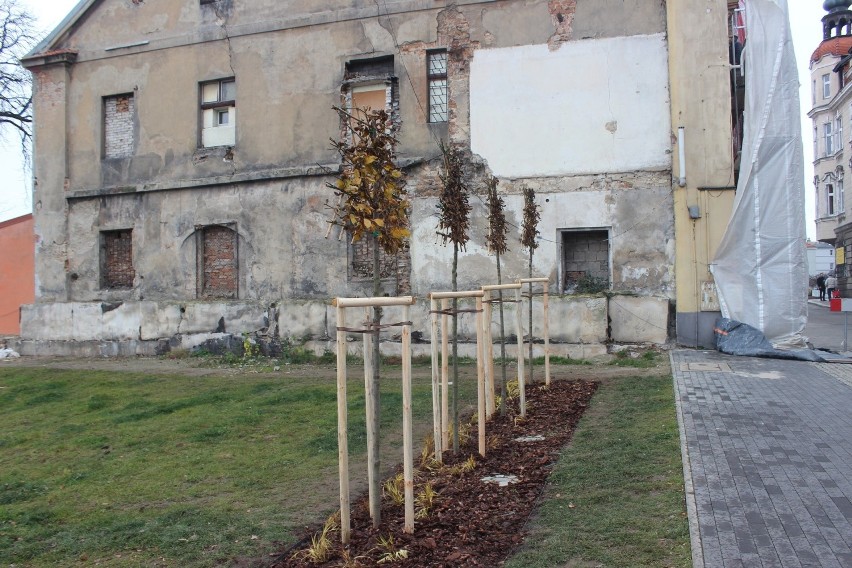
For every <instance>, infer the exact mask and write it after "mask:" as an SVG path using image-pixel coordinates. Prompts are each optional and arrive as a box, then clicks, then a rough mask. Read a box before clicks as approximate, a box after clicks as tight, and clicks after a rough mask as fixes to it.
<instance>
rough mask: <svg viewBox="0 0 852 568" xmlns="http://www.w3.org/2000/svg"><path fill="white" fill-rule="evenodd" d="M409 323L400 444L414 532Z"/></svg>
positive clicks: (408, 524)
mask: <svg viewBox="0 0 852 568" xmlns="http://www.w3.org/2000/svg"><path fill="white" fill-rule="evenodd" d="M410 311H411V309H410V308H409V307H408V306H405V308H403V310H402V320H403V321H405V322H407V321H408V319H409V317H410ZM411 428H412V427H411V325H408V324H406V325H403V326H402V446H403V452H404V454H405V455H404V456H403V476H404V477H405V527H404V530H405V532H407V533H408V534H411V533H413V532H414V449H413V440H412V438H413V434H412V429H411Z"/></svg>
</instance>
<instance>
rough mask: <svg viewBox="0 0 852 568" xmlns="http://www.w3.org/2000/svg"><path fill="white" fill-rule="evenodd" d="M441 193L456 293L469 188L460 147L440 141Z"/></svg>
mask: <svg viewBox="0 0 852 568" xmlns="http://www.w3.org/2000/svg"><path fill="white" fill-rule="evenodd" d="M441 155H442V159H443V162H442V167H441V171H440V173H439V176H440V179H441V195H440V197H439V199H438V235H439V236H440V237H441V239H442V241H443V244H444V246H446V245H447V243H448V242H451V243H453V269H452V285H453V292H455V291H457V290H458V265H459V250H465V246H466V245H467V241H468V240H469V239H470V235H469V231H470V211H471V205H470V189H469V188H468V186H467V182H466V181H465V165H466V161H465V157H464V154H463V153H462V151H461V150H460V149H459V148H458V147H457V146H452V145H450V146H448V145H445V144H444V143H441ZM458 354H459V347H458V300H457V299H455V298H454V299H453V451H454V452H458V449H459V407H458V389H459V369H458Z"/></svg>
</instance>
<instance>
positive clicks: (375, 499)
mask: <svg viewBox="0 0 852 568" xmlns="http://www.w3.org/2000/svg"><path fill="white" fill-rule="evenodd" d="M412 304H414V298H413V297H412V296H402V297H399V298H386V297H376V298H335V299H334V300H332V305H333V306H334V307H335V308H336V312H337V452H338V454H337V459H338V473H339V476H340V538H341V540H342V541H343V544H344V545H347V544H349V539H350V537H351V534H352V528H351V520H350V519H351V513H350V498H349V445H348V413H347V393H346V380H347V377H346V371H347V369H346V355H347V347H346V333H347V331H346V309H347V308H367V309H368V313H369V308H371V307H375V306H402V307H403V321H402V324H401V325H402V435H403V477H404V482H405V525H404V530H405V532H407V533H413V532H414V450H413V439H412V438H413V433H412V418H411V322H410V321H409V317H410V313H411V312H410V310H411V308H410V306H411V305H412ZM368 319H369V317H368ZM364 331H366V333H365V334H364V338H365V352H364V376H365V390H367V389H370V388H371V387H370V386H369V383H370V381H369V380H367V377H368V376H372V366H373V364H377V363H378V362H374V361H373V360H372V350H370V353H369V354H368V353H367V350H366V347H367V345H366V343H367V337H368V336H370V338H369V342H372V341H373V338H372V333H373V332H372V331H371V330H364ZM376 339H378V338H376ZM365 394H366V399H367V401H368V402H367V404H368V405H369V404H370V402H369V401H370V400H371V397H370V396H369V393H365ZM371 416H372V414H371V413H370V412H369V410H368V411H367V436H368V438H369V437H370V436H371V435H374V436H377V435H378V428H379V425H378V424H372V423H371ZM371 433H372V434H371ZM367 447H368V448H369V447H370V444H369V443H368V444H367ZM367 467H368V471H367V477H368V479H376V478H377V477H378V475H379V472H378V471H373V470H374V469H375V463H374V462H373V460H371V459H369V457H368V464H367ZM373 493H374V491H373V489H372V484H371V485H370V496H369V499H370V514H371V516H373V515H374V513H375V512H376V511H378V509H376V507H380V506H381V497H380V496H379V495H373ZM374 518H375V517H374Z"/></svg>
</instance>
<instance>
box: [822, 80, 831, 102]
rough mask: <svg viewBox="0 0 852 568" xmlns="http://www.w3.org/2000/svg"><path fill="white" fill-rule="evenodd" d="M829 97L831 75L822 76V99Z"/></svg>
mask: <svg viewBox="0 0 852 568" xmlns="http://www.w3.org/2000/svg"><path fill="white" fill-rule="evenodd" d="M830 96H831V75H829V74H825V75H823V76H822V98H823V99H827V98H829V97H830Z"/></svg>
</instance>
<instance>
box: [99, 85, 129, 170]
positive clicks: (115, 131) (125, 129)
mask: <svg viewBox="0 0 852 568" xmlns="http://www.w3.org/2000/svg"><path fill="white" fill-rule="evenodd" d="M135 114H136V104H135V102H134V98H133V95H132V94H127V95H115V96H111V97H104V157H105V158H128V157H130V156H132V155H133V138H134V132H133V123H134V121H135Z"/></svg>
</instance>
